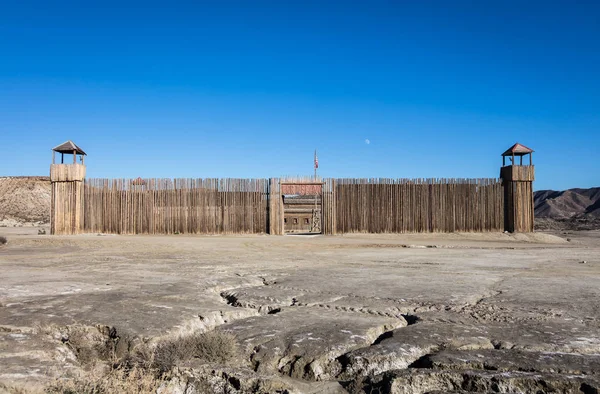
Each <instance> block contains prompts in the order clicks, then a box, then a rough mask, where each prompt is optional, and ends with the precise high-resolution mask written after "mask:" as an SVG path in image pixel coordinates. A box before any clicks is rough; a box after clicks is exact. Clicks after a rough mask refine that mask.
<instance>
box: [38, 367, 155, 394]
mask: <svg viewBox="0 0 600 394" xmlns="http://www.w3.org/2000/svg"><path fill="white" fill-rule="evenodd" d="M164 381H165V380H164V379H162V378H157V377H156V376H155V375H154V374H152V373H149V372H148V371H145V370H143V369H139V368H134V369H132V370H130V371H126V370H124V369H121V368H120V369H115V370H112V371H111V372H110V373H108V374H106V375H104V376H101V377H94V376H91V375H87V376H86V377H85V378H78V379H60V380H56V381H54V382H52V383H51V384H49V385H48V386H47V387H46V390H45V392H46V393H48V394H113V393H138V394H156V392H157V390H158V389H159V387H160V386H161V385H162V384H163V383H164Z"/></svg>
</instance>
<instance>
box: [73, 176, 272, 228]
mask: <svg viewBox="0 0 600 394" xmlns="http://www.w3.org/2000/svg"><path fill="white" fill-rule="evenodd" d="M268 212H269V209H268V181H267V180H265V179H136V180H128V179H112V180H111V179H87V180H86V181H85V209H84V229H85V231H87V232H104V233H116V234H176V233H192V234H240V233H242V234H243V233H266V232H267V231H268V228H269V227H268V219H269V218H268Z"/></svg>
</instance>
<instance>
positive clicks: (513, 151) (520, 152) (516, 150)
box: [502, 142, 533, 156]
mask: <svg viewBox="0 0 600 394" xmlns="http://www.w3.org/2000/svg"><path fill="white" fill-rule="evenodd" d="M532 152H533V149H531V148H528V147H526V146H525V145H521V144H519V143H518V142H517V143H516V144H514V145H513V146H511V147H510V148H508V149H507V150H506V152H504V153H503V154H502V156H525V155H528V154H530V153H532Z"/></svg>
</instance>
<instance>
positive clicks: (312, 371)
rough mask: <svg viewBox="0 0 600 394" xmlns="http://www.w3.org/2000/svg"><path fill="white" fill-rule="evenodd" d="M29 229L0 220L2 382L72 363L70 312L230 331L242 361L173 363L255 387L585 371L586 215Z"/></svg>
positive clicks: (468, 382)
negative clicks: (535, 227) (523, 221)
mask: <svg viewBox="0 0 600 394" xmlns="http://www.w3.org/2000/svg"><path fill="white" fill-rule="evenodd" d="M37 231H38V230H37V228H0V236H5V237H6V238H7V239H8V243H7V244H6V245H4V246H0V269H1V271H0V272H1V281H0V382H3V383H5V384H8V385H29V386H30V387H35V385H39V384H44V383H45V382H47V381H49V380H51V379H53V378H56V377H63V376H71V375H72V374H75V373H78V371H80V370H81V360H79V359H78V358H77V357H76V354H75V353H74V351H73V349H72V347H69V346H68V343H65V339H64V337H63V336H61V335H63V334H61V333H63V332H64V330H67V329H68V327H72V326H75V325H81V326H85V327H96V328H97V329H98V330H99V332H102V330H106V329H107V328H108V329H111V328H112V329H113V330H114V332H118V333H119V334H120V335H123V333H127V334H129V335H130V336H136V337H139V338H141V340H143V341H146V342H152V341H159V340H160V339H161V338H167V337H176V336H182V335H187V334H190V333H193V332H198V331H206V330H212V329H214V328H215V327H217V328H218V329H220V330H224V331H228V332H232V333H234V334H235V336H236V338H237V340H238V342H239V343H240V346H241V348H242V355H241V356H240V357H241V360H240V366H239V367H236V368H230V367H219V366H214V365H212V366H210V368H209V369H208V370H207V369H206V366H189V369H188V372H187V375H186V376H188V377H189V376H192V375H193V374H194V373H197V371H199V370H201V369H202V370H203V371H204V372H203V373H210V374H212V375H213V377H214V379H215V381H217V380H218V381H220V383H219V384H220V386H219V390H221V389H222V390H223V392H254V391H258V390H257V389H256V387H258V386H257V385H256V384H255V383H256V382H257V381H261V382H266V381H271V382H278V383H277V384H278V385H279V386H277V387H279V388H278V389H277V390H275V389H273V392H286V391H285V390H287V392H314V393H317V392H332V393H333V392H336V393H337V392H340V393H343V392H363V391H364V392H394V393H427V392H432V393H433V392H564V393H570V392H582V393H595V392H597V390H598V389H599V387H600V386H599V382H600V303H599V300H600V285H599V283H600V281H599V280H600V231H579V232H577V231H574V232H569V234H568V235H566V234H563V233H561V232H557V233H556V235H552V234H549V233H536V234H532V235H523V234H517V235H509V234H420V235H417V234H410V235H346V236H333V237H330V236H283V237H275V236H227V237H225V236H182V235H174V236H103V235H81V236H48V235H37ZM567 237H568V238H569V241H567ZM109 331H110V330H109ZM203 368H204V369H203ZM195 371H196V372H195ZM207 371H208V372H207ZM252 382H254V383H252ZM251 383H252V384H251ZM271 387H275V386H271ZM215 390H216V389H215ZM227 390H229V391H227ZM594 390H596V391H594ZM263 391H269V390H263Z"/></svg>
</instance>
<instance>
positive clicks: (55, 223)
mask: <svg viewBox="0 0 600 394" xmlns="http://www.w3.org/2000/svg"><path fill="white" fill-rule="evenodd" d="M56 153H60V163H56ZM65 155H67V157H68V155H72V156H73V163H70V162H69V163H65ZM85 155H86V153H85V152H84V151H83V149H81V148H80V147H78V146H77V145H75V143H74V142H73V141H67V142H65V143H63V144H60V145H58V146H57V147H55V148H53V149H52V165H51V166H50V182H51V183H52V207H51V213H50V233H51V234H57V235H58V234H79V233H80V232H81V231H82V229H83V180H84V179H85V164H84V156H85ZM77 158H79V159H80V163H78V162H77Z"/></svg>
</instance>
